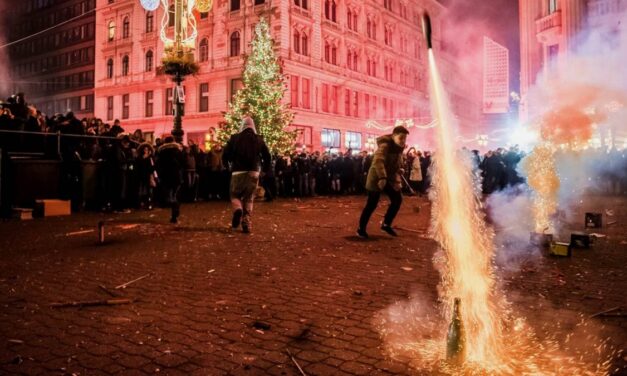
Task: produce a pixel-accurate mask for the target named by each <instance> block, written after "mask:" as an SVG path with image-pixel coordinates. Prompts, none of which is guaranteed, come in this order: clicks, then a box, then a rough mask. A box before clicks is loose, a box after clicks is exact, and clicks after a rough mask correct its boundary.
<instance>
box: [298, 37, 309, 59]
mask: <svg viewBox="0 0 627 376" xmlns="http://www.w3.org/2000/svg"><path fill="white" fill-rule="evenodd" d="M300 49H301V54H302V55H305V56H309V37H307V34H305V33H303V36H302V38H301V43H300Z"/></svg>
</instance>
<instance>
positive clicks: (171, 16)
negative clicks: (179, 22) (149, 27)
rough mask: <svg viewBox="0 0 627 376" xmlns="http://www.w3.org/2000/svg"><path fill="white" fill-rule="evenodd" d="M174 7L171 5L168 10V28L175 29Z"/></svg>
mask: <svg viewBox="0 0 627 376" xmlns="http://www.w3.org/2000/svg"><path fill="white" fill-rule="evenodd" d="M174 18H175V17H174V5H170V7H169V8H168V27H174V21H175V19H174Z"/></svg>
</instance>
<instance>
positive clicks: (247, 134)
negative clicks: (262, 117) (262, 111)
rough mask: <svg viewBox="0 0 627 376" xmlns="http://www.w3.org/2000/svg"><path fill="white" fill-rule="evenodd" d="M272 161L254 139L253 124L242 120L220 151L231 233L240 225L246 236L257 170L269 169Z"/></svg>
mask: <svg viewBox="0 0 627 376" xmlns="http://www.w3.org/2000/svg"><path fill="white" fill-rule="evenodd" d="M271 160H272V157H271V156H270V151H269V150H268V146H266V143H265V142H264V141H263V137H261V136H259V135H257V130H256V129H255V122H254V121H253V119H252V118H251V117H246V118H244V120H243V122H242V128H241V132H240V133H237V134H234V135H233V136H231V139H230V140H229V142H228V143H227V144H226V147H225V148H224V154H223V155H222V161H223V162H224V164H225V165H227V164H230V165H231V171H232V175H231V203H232V205H233V220H232V221H231V226H232V227H233V229H236V228H238V227H239V225H240V223H241V225H242V231H243V232H244V233H246V234H247V233H250V229H251V220H250V217H251V215H252V212H253V199H254V198H255V191H256V190H257V185H258V183H259V175H260V169H261V168H263V171H264V172H266V171H268V170H269V169H270V166H271Z"/></svg>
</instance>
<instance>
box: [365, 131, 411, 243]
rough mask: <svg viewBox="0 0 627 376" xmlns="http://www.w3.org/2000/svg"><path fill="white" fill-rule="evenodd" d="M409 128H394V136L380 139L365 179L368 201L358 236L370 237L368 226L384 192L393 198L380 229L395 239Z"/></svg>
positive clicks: (401, 198)
mask: <svg viewBox="0 0 627 376" xmlns="http://www.w3.org/2000/svg"><path fill="white" fill-rule="evenodd" d="M408 134H409V131H408V130H407V128H405V127H402V126H399V127H396V128H394V131H393V132H392V134H391V135H386V136H382V137H379V138H378V139H377V146H378V148H377V151H376V152H375V154H374V159H373V160H372V165H371V166H370V170H369V171H368V177H367V178H366V190H367V191H368V201H367V203H366V207H365V208H364V210H363V212H362V213H361V218H360V220H359V228H358V229H357V234H358V235H359V236H360V237H362V238H368V233H367V232H366V227H367V226H368V221H370V217H371V216H372V213H373V212H374V211H375V210H376V208H377V205H378V204H379V199H380V198H381V193H382V192H383V193H385V194H387V195H388V197H389V198H390V206H389V208H388V210H387V213H385V218H384V219H383V224H382V225H381V230H383V231H385V232H387V233H388V234H390V235H392V236H397V234H396V232H395V231H394V229H392V222H393V221H394V218H395V217H396V214H398V211H399V209H400V208H401V203H402V201H403V197H402V193H401V175H400V174H402V172H403V171H402V166H403V150H404V149H405V146H406V145H407V135H408Z"/></svg>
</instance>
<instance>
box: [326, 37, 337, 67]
mask: <svg viewBox="0 0 627 376" xmlns="http://www.w3.org/2000/svg"><path fill="white" fill-rule="evenodd" d="M324 60H325V61H326V62H327V63H329V64H333V65H337V47H336V46H334V45H332V44H331V43H329V42H325V43H324Z"/></svg>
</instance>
